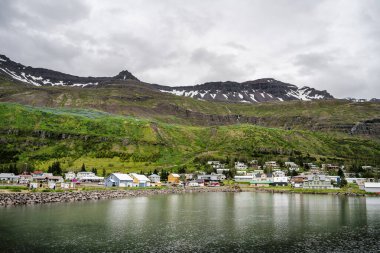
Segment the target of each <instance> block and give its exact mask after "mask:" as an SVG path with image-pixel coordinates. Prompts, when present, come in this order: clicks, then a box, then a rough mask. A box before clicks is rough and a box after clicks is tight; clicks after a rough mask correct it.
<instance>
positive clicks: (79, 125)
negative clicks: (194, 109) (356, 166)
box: [0, 89, 380, 172]
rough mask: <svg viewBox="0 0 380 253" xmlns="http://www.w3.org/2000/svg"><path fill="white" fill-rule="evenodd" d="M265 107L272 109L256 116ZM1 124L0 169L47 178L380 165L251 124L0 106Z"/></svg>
mask: <svg viewBox="0 0 380 253" xmlns="http://www.w3.org/2000/svg"><path fill="white" fill-rule="evenodd" d="M83 90H84V89H83ZM79 91H82V90H79ZM73 94H74V93H73ZM25 96H26V94H25ZM76 96H79V97H80V96H81V92H78V94H76ZM186 100H187V99H186ZM81 101H83V100H81ZM336 103H340V102H336ZM202 104H203V102H200V105H202ZM310 104H311V105H312V104H313V103H310ZM315 104H318V103H315ZM218 106H220V105H218ZM231 106H240V105H231ZM266 106H269V107H270V106H271V105H259V106H257V108H265V107H266ZM342 106H343V107H345V106H349V105H347V103H342ZM251 107H252V106H251ZM242 108H244V106H242ZM252 108H254V107H252ZM285 108H286V106H285ZM253 110H254V109H253ZM266 110H267V112H265V113H268V114H270V112H269V109H266ZM264 111H265V110H262V114H264ZM284 113H288V112H286V110H284ZM0 118H1V121H0V142H1V145H0V166H7V165H8V164H10V163H16V164H18V166H24V164H27V165H25V166H31V167H33V168H36V169H44V170H46V169H47V167H48V166H49V165H51V164H52V163H53V162H54V161H60V162H61V165H62V167H63V168H64V169H66V170H68V169H75V170H79V168H80V166H81V165H82V164H83V163H85V164H86V166H87V167H90V168H91V167H95V168H97V169H98V171H99V170H100V169H103V168H104V169H105V170H106V171H107V172H111V171H126V172H128V171H140V170H143V171H152V170H154V169H155V168H158V169H160V168H165V169H169V170H177V169H178V168H179V167H182V166H186V167H187V169H188V170H197V169H199V168H200V167H199V166H202V165H201V164H198V163H197V161H199V160H200V158H218V159H219V158H220V159H226V158H227V157H228V158H229V159H231V158H236V159H245V160H246V159H253V158H259V159H283V160H287V159H289V157H293V158H295V159H303V160H304V161H305V160H307V159H311V160H317V161H323V162H329V161H330V162H331V161H332V162H339V163H341V164H352V163H363V164H372V165H376V164H380V142H379V141H377V140H372V139H367V138H359V137H354V136H349V135H347V134H343V133H336V132H320V131H318V132H317V131H309V130H295V129H292V130H285V129H280V128H268V127H262V126H258V125H253V124H233V125H219V126H199V125H189V124H176V123H166V122H161V121H160V120H158V119H154V118H143V117H132V116H123V115H116V114H110V113H106V112H103V111H98V110H92V109H91V110H90V109H75V108H74V109H73V108H71V109H70V108H52V107H51V108H49V107H32V106H25V105H20V104H14V103H0Z"/></svg>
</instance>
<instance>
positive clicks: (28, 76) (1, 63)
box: [0, 55, 139, 87]
mask: <svg viewBox="0 0 380 253" xmlns="http://www.w3.org/2000/svg"><path fill="white" fill-rule="evenodd" d="M0 75H5V76H7V77H10V78H12V79H14V80H17V81H21V82H24V83H28V84H31V85H35V86H79V87H85V86H94V85H98V84H107V83H110V82H111V81H114V80H136V81H139V80H138V79H137V78H136V77H135V76H133V75H132V74H131V73H130V72H129V71H127V70H124V71H122V72H120V73H119V74H118V75H117V76H114V77H91V76H90V77H80V76H74V75H69V74H65V73H62V72H58V71H54V70H50V69H44V68H33V67H29V66H28V67H27V66H24V65H22V64H20V63H16V62H14V61H12V60H10V59H9V58H8V57H6V56H5V55H0Z"/></svg>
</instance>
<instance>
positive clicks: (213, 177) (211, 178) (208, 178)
mask: <svg viewBox="0 0 380 253" xmlns="http://www.w3.org/2000/svg"><path fill="white" fill-rule="evenodd" d="M198 179H203V180H204V181H205V182H220V181H222V180H225V179H226V176H225V175H224V174H215V173H211V174H209V175H207V174H206V175H198Z"/></svg>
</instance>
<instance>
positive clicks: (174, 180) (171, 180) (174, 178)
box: [168, 173, 179, 184]
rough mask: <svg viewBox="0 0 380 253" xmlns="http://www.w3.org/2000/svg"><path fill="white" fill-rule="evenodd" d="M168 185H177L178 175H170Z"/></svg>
mask: <svg viewBox="0 0 380 253" xmlns="http://www.w3.org/2000/svg"><path fill="white" fill-rule="evenodd" d="M168 183H171V184H179V175H178V174H175V173H170V174H169V176H168Z"/></svg>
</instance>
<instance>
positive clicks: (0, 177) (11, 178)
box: [0, 173, 19, 183]
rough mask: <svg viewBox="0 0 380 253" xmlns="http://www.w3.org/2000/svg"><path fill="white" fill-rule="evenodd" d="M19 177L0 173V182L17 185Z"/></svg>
mask: <svg viewBox="0 0 380 253" xmlns="http://www.w3.org/2000/svg"><path fill="white" fill-rule="evenodd" d="M18 180H19V176H16V175H15V174H14V173H0V181H1V182H4V181H5V182H7V183H17V182H18Z"/></svg>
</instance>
